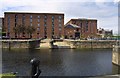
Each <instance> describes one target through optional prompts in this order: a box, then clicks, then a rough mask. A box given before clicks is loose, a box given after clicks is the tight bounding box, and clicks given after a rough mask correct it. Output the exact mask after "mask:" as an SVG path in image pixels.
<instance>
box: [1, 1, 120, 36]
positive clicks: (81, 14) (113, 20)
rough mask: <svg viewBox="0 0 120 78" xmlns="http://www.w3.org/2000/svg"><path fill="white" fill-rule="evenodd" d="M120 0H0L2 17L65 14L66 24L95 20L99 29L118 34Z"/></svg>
mask: <svg viewBox="0 0 120 78" xmlns="http://www.w3.org/2000/svg"><path fill="white" fill-rule="evenodd" d="M118 1H119V0H69V1H67V0H0V7H2V8H0V17H4V12H8V11H10V12H11V11H12V12H18V11H20V12H40V13H41V12H42V13H64V14H65V23H66V22H67V21H69V20H70V19H72V18H95V19H97V20H98V28H100V27H101V28H105V29H109V30H113V32H114V34H116V33H117V32H118Z"/></svg>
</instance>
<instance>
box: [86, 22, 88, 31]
mask: <svg viewBox="0 0 120 78" xmlns="http://www.w3.org/2000/svg"><path fill="white" fill-rule="evenodd" d="M86 31H88V21H87V22H86Z"/></svg>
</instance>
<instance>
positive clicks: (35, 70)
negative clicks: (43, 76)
mask: <svg viewBox="0 0 120 78" xmlns="http://www.w3.org/2000/svg"><path fill="white" fill-rule="evenodd" d="M30 63H31V64H32V70H31V76H32V78H38V77H39V75H40V73H41V70H40V69H39V63H40V61H39V60H37V59H36V58H33V59H32V60H31V61H30Z"/></svg>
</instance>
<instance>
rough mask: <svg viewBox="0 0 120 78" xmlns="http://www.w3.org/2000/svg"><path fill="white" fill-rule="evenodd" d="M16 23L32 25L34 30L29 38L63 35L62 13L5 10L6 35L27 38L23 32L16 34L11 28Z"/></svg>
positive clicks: (58, 36)
mask: <svg viewBox="0 0 120 78" xmlns="http://www.w3.org/2000/svg"><path fill="white" fill-rule="evenodd" d="M17 25H23V26H25V27H28V26H33V27H34V28H35V32H34V33H33V34H31V38H53V37H54V38H60V37H61V36H64V14H63V13H24V12H5V13H4V27H3V28H5V30H4V32H6V36H7V37H9V38H19V37H20V38H29V35H28V34H27V33H26V32H24V33H21V34H20V36H18V35H16V33H15V32H14V31H13V28H14V27H16V26H17Z"/></svg>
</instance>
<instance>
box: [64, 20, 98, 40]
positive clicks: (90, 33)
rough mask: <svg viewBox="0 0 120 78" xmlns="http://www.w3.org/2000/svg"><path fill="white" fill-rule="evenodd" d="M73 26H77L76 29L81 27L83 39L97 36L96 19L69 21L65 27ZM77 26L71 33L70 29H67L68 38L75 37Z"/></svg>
mask: <svg viewBox="0 0 120 78" xmlns="http://www.w3.org/2000/svg"><path fill="white" fill-rule="evenodd" d="M69 24H72V25H73V26H74V25H76V27H77V26H78V27H79V30H78V31H79V32H80V37H83V38H88V37H91V38H94V37H95V36H96V34H97V20H96V19H83V18H79V19H71V20H70V21H68V22H67V23H66V25H65V26H67V25H69ZM74 31H75V32H76V29H75V26H74V28H73V29H71V32H72V33H70V29H68V28H66V27H65V35H66V36H68V38H69V37H70V36H72V37H75V32H74Z"/></svg>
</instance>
